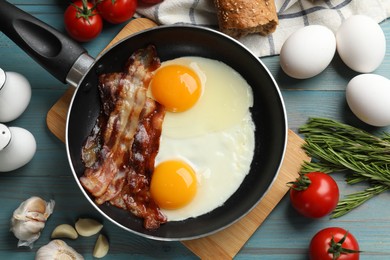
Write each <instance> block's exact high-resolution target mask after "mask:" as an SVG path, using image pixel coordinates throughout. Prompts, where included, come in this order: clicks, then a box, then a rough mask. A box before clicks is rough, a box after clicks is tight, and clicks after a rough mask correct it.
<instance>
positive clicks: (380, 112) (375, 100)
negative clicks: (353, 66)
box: [346, 74, 390, 126]
mask: <svg viewBox="0 0 390 260" xmlns="http://www.w3.org/2000/svg"><path fill="white" fill-rule="evenodd" d="M346 99H347V103H348V106H349V107H350V109H351V110H352V112H353V113H354V114H355V115H356V116H357V117H358V118H359V119H360V120H362V121H363V122H365V123H367V124H370V125H373V126H387V125H390V102H389V100H390V80H389V79H387V78H385V77H383V76H380V75H376V74H361V75H358V76H356V77H354V78H353V79H352V80H351V81H350V82H349V83H348V85H347V89H346Z"/></svg>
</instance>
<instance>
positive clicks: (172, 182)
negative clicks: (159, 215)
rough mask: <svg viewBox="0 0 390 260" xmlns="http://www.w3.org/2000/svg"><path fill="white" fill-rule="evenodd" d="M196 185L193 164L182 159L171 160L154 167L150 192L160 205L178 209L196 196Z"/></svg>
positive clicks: (164, 207)
mask: <svg viewBox="0 0 390 260" xmlns="http://www.w3.org/2000/svg"><path fill="white" fill-rule="evenodd" d="M196 186H197V185H196V176H195V172H194V170H193V169H192V168H191V166H189V165H188V164H187V163H185V162H183V161H180V160H169V161H164V162H162V163H160V164H158V165H157V166H156V168H155V169H154V172H153V175H152V180H151V183H150V192H151V195H152V198H153V199H154V201H155V202H156V203H157V205H158V206H159V207H161V208H163V209H178V208H181V207H183V206H185V205H187V204H188V203H189V202H190V201H191V200H192V199H193V198H194V196H195V193H196Z"/></svg>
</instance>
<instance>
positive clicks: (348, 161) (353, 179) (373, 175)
mask: <svg viewBox="0 0 390 260" xmlns="http://www.w3.org/2000/svg"><path fill="white" fill-rule="evenodd" d="M299 131H300V133H302V134H304V136H305V141H306V143H305V144H304V146H303V148H304V149H305V151H306V152H307V154H308V155H309V156H311V157H312V158H313V159H314V161H313V162H306V163H305V164H304V165H303V166H302V169H301V172H302V173H305V172H312V171H322V172H326V173H332V172H340V171H349V172H351V173H349V174H348V175H347V183H349V184H355V183H358V182H363V181H367V182H369V183H370V185H371V187H370V188H367V189H366V190H364V191H361V192H357V193H353V194H349V195H347V196H346V197H345V198H344V199H342V200H340V202H339V204H338V206H337V207H336V209H335V211H334V212H333V215H332V217H333V218H336V217H340V216H342V215H345V214H346V213H348V212H349V211H351V210H352V209H354V208H356V207H358V206H360V205H361V204H363V203H364V202H365V201H367V200H369V199H370V198H372V197H374V196H375V195H377V194H380V193H382V192H384V191H386V190H388V189H390V134H389V133H384V134H383V136H382V137H378V136H375V135H372V134H370V133H368V132H366V131H364V130H361V129H358V128H355V127H353V126H349V125H346V124H342V123H339V122H337V121H334V120H331V119H326V118H310V119H309V120H308V122H307V124H306V125H303V126H302V127H301V128H300V129H299Z"/></svg>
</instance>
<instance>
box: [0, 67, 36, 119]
mask: <svg viewBox="0 0 390 260" xmlns="http://www.w3.org/2000/svg"><path fill="white" fill-rule="evenodd" d="M0 72H1V71H0ZM3 75H4V81H5V82H4V85H3V86H2V87H1V86H0V122H3V123H6V122H11V121H13V120H15V119H17V118H18V117H19V116H20V115H21V114H22V113H23V112H24V111H25V110H26V108H27V106H28V105H29V103H30V99H31V85H30V82H29V81H28V80H27V79H26V78H25V77H24V76H23V75H21V74H19V73H16V72H12V71H8V72H5V73H4V74H3ZM0 81H1V79H0ZM0 84H1V83H0Z"/></svg>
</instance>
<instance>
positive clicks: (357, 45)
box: [336, 15, 386, 73]
mask: <svg viewBox="0 0 390 260" xmlns="http://www.w3.org/2000/svg"><path fill="white" fill-rule="evenodd" d="M336 42H337V52H338V54H339V55H340V57H341V59H342V60H343V62H344V63H345V64H346V65H347V66H348V67H350V68H351V69H352V70H355V71H357V72H361V73H370V72H373V71H374V70H375V69H377V68H378V67H379V65H380V64H381V63H382V61H383V59H384V57H385V54H386V37H385V35H384V33H383V30H382V28H381V27H380V26H379V25H378V23H377V22H375V20H373V19H372V18H370V17H368V16H364V15H353V16H350V17H349V18H348V19H346V20H345V21H344V22H343V23H342V24H341V26H340V27H339V29H338V30H337V33H336Z"/></svg>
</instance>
